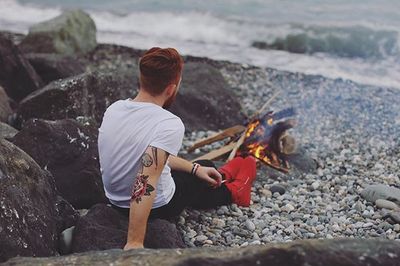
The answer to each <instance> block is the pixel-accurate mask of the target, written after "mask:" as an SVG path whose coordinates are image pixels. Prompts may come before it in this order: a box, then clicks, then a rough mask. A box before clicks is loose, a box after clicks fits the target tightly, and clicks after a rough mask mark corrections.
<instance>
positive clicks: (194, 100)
mask: <svg viewBox="0 0 400 266" xmlns="http://www.w3.org/2000/svg"><path fill="white" fill-rule="evenodd" d="M181 86H182V87H181V89H180V91H179V93H178V95H177V98H176V102H175V103H174V104H173V106H172V108H171V111H172V112H173V113H175V114H176V115H178V116H179V117H181V118H182V120H183V122H184V124H185V126H186V129H188V130H218V129H223V128H227V127H231V126H233V125H236V124H242V123H243V122H244V120H245V117H244V115H243V113H242V108H241V105H240V103H239V100H238V99H237V98H236V97H235V95H234V92H233V91H230V90H229V86H228V84H227V83H226V81H225V79H224V77H223V76H222V74H221V73H220V72H219V70H218V69H217V68H215V67H213V66H211V65H209V64H207V63H203V62H188V63H187V64H185V66H184V71H183V77H182V85H181Z"/></svg>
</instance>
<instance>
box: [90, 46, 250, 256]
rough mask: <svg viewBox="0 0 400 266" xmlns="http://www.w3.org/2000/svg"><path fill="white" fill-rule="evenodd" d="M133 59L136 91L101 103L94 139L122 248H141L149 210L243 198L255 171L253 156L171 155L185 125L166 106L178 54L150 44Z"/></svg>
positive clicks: (164, 212)
mask: <svg viewBox="0 0 400 266" xmlns="http://www.w3.org/2000/svg"><path fill="white" fill-rule="evenodd" d="M139 67H140V88H139V93H138V95H137V96H136V97H135V98H134V99H126V100H119V101H117V102H115V103H113V104H112V105H111V106H109V107H108V109H107V111H106V112H105V114H104V117H103V122H102V124H101V127H100V129H99V139H98V144H99V154H100V165H101V171H102V178H103V183H104V189H105V192H106V196H107V198H108V199H109V200H110V202H111V204H112V206H113V207H114V208H115V209H117V210H118V211H120V212H122V213H123V214H125V215H126V216H127V217H129V229H128V238H127V243H126V245H125V248H124V249H133V248H143V241H144V236H145V232H146V226H147V220H148V218H149V217H150V218H168V217H172V216H177V215H179V214H180V213H181V212H182V210H183V209H184V208H185V207H188V206H190V207H193V208H211V207H215V206H219V205H225V204H230V203H232V202H233V203H236V204H238V205H239V206H249V204H250V192H251V186H252V184H253V181H254V179H255V176H256V161H255V159H254V158H253V157H246V158H240V157H238V158H235V159H233V160H232V161H230V162H229V163H228V164H226V165H224V166H223V167H221V168H220V169H218V170H217V169H216V168H215V167H214V165H213V164H212V162H210V161H201V162H197V163H191V162H189V161H186V160H184V159H182V158H179V157H177V154H178V151H179V149H180V147H181V145H182V140H183V135H184V131H185V129H184V125H183V123H182V121H181V119H180V118H179V117H177V116H175V115H173V114H172V113H170V112H169V111H167V110H166V108H168V107H169V106H170V105H171V104H172V102H173V101H174V99H175V97H176V95H177V93H178V90H179V85H180V82H181V79H182V78H181V76H182V68H183V60H182V58H181V56H180V55H179V53H178V52H177V51H176V50H175V49H172V48H167V49H161V48H152V49H150V50H149V51H147V52H146V53H145V54H144V55H143V57H142V58H141V59H140V65H139ZM171 170H172V171H171ZM223 179H224V180H226V181H224V183H223V182H222V180H223ZM222 183H223V184H222Z"/></svg>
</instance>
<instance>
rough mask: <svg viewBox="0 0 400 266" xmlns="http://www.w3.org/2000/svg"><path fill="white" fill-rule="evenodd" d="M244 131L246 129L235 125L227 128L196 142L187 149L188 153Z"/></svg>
mask: <svg viewBox="0 0 400 266" xmlns="http://www.w3.org/2000/svg"><path fill="white" fill-rule="evenodd" d="M245 129H246V127H244V126H242V125H236V126H233V127H230V128H227V129H225V130H223V131H221V132H218V133H216V134H214V135H212V136H210V137H208V138H205V139H201V140H199V141H196V142H195V143H194V144H193V145H192V146H191V147H190V148H189V149H188V152H192V151H194V150H195V149H197V148H200V147H203V146H205V145H208V144H211V143H214V142H216V141H220V140H223V139H225V138H229V137H234V136H235V135H236V134H239V133H242V132H243V131H244V130H245Z"/></svg>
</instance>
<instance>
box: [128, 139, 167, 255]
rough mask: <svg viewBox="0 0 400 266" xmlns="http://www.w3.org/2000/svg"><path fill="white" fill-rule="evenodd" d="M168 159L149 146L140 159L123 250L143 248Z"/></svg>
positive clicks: (164, 154) (163, 153) (164, 153)
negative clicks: (148, 223)
mask: <svg viewBox="0 0 400 266" xmlns="http://www.w3.org/2000/svg"><path fill="white" fill-rule="evenodd" d="M167 159H168V153H167V152H165V151H164V150H161V149H158V148H154V147H151V146H149V147H148V148H147V149H146V151H145V153H144V154H143V156H142V158H141V164H142V166H141V167H142V168H141V170H139V172H138V174H137V176H136V180H135V183H134V185H133V189H132V196H131V205H130V214H129V228H128V237H127V243H126V245H125V247H124V249H125V250H128V249H133V248H143V242H144V237H145V234H146V227H147V220H148V217H149V214H150V211H151V207H152V205H153V202H154V198H155V196H156V187H157V182H158V179H159V178H160V175H161V172H162V170H163V168H164V165H165V163H166V161H167Z"/></svg>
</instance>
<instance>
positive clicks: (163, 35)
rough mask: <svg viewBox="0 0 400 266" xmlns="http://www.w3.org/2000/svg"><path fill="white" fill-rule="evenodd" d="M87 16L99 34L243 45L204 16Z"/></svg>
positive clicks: (221, 25)
mask: <svg viewBox="0 0 400 266" xmlns="http://www.w3.org/2000/svg"><path fill="white" fill-rule="evenodd" d="M91 15H92V17H93V19H94V21H95V22H96V25H97V27H98V29H99V30H100V31H101V32H107V31H108V32H119V33H126V34H127V35H128V34H135V35H141V36H147V37H148V38H154V39H159V40H162V39H165V40H179V41H186V42H199V43H219V44H228V45H229V44H238V43H240V42H243V41H242V40H241V39H240V38H238V35H237V32H236V29H235V28H234V27H233V26H232V24H230V23H228V22H227V21H226V20H223V19H219V18H217V17H214V16H212V15H210V14H207V13H197V12H188V13H184V14H179V15H178V14H174V13H168V12H158V13H149V12H135V13H130V14H129V15H126V16H115V15H113V14H111V13H107V12H101V13H98V12H91ZM128 36H129V35H128Z"/></svg>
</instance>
